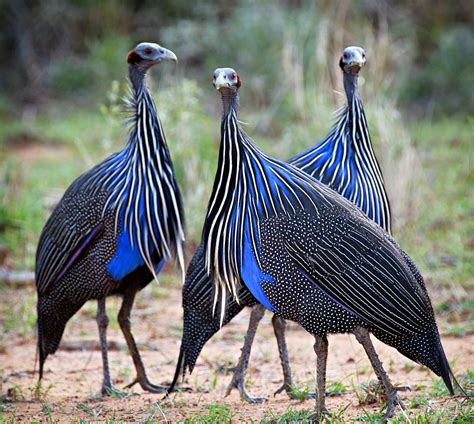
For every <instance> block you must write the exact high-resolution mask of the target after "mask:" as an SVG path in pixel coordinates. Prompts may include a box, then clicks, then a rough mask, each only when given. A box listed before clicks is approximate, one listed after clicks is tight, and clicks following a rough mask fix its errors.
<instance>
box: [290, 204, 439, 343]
mask: <svg viewBox="0 0 474 424" xmlns="http://www.w3.org/2000/svg"><path fill="white" fill-rule="evenodd" d="M328 215H329V216H326V217H325V218H324V219H325V223H324V224H325V225H324V228H325V231H323V232H319V233H318V234H315V233H311V232H309V234H308V238H309V239H311V238H313V240H309V242H308V240H305V241H302V240H301V239H298V238H294V237H291V238H290V237H289V238H287V239H286V240H285V246H286V250H287V252H288V254H289V255H290V257H291V258H292V259H293V261H294V263H295V264H296V266H297V269H298V271H299V272H300V273H301V274H302V275H303V276H304V278H306V279H307V280H309V281H310V282H311V283H313V284H314V285H315V286H317V287H318V288H319V289H320V290H322V291H323V292H324V293H325V294H326V295H327V296H328V297H329V298H331V299H332V300H333V301H334V302H336V303H337V304H339V305H340V306H342V307H343V308H344V309H346V310H347V311H348V312H350V313H351V314H353V315H354V316H356V317H358V318H359V319H361V320H362V321H364V322H366V323H367V324H369V325H371V326H373V327H374V328H378V329H380V330H382V331H385V332H388V333H391V334H393V335H400V334H407V332H408V333H415V332H418V331H419V330H420V329H421V328H423V326H424V323H426V319H429V316H430V312H431V306H430V302H429V299H428V297H427V294H426V290H425V288H424V285H423V284H420V283H419V281H417V280H418V277H419V274H417V273H415V272H414V270H413V269H412V266H413V264H412V263H411V262H410V263H409V262H408V261H407V259H406V258H407V255H406V254H405V253H404V252H403V251H402V250H401V248H400V247H399V246H398V245H397V244H396V242H394V241H393V239H391V237H390V236H389V235H388V234H387V233H385V232H384V231H382V230H381V229H380V228H379V227H378V226H377V225H376V224H374V223H372V222H371V221H369V220H368V219H357V217H355V219H354V216H353V215H351V217H350V218H349V216H348V214H347V213H346V214H344V211H343V210H338V211H336V212H335V213H330V214H328ZM336 220H337V222H336Z"/></svg>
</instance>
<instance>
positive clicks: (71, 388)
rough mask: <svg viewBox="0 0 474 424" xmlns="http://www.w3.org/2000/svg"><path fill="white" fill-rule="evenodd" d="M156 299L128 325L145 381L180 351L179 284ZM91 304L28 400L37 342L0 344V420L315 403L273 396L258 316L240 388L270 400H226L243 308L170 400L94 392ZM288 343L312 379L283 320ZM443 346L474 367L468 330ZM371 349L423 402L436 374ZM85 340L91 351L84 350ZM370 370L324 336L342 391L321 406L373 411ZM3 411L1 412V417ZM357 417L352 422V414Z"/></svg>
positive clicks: (120, 359)
mask: <svg viewBox="0 0 474 424" xmlns="http://www.w3.org/2000/svg"><path fill="white" fill-rule="evenodd" d="M165 292H166V293H165V294H164V295H163V297H162V298H158V299H157V298H156V297H152V296H151V292H150V289H149V288H147V289H146V290H144V292H142V293H140V295H139V296H138V299H137V305H136V308H135V310H134V315H133V329H134V334H135V336H136V338H137V341H138V342H139V343H140V348H141V352H142V356H143V360H144V363H145V365H146V367H147V370H148V374H149V378H150V380H151V381H152V382H154V383H156V384H158V383H161V384H163V383H169V382H170V381H171V379H172V376H173V373H174V367H175V363H176V362H175V361H176V359H177V353H178V350H179V341H180V333H181V318H182V311H181V307H180V304H181V302H180V293H179V287H176V288H171V289H170V288H167V289H165ZM117 305H118V303H117V300H111V301H109V302H108V307H109V311H110V312H112V313H113V314H115V312H114V309H115V310H116V308H117ZM94 313H95V305H94V304H90V305H86V307H85V308H84V310H83V311H82V312H81V313H80V314H78V315H77V316H76V317H74V318H73V320H71V322H70V323H69V324H68V327H67V329H66V333H65V336H64V337H63V341H62V346H63V347H61V348H60V349H59V351H58V352H57V353H56V355H54V356H51V357H50V358H48V360H47V362H46V369H45V381H44V386H43V387H48V386H51V387H50V389H49V391H48V393H47V394H46V395H45V396H43V399H42V400H34V393H33V388H34V385H35V383H36V379H37V376H36V375H33V369H34V366H35V363H34V362H35V353H36V347H35V340H34V339H31V340H24V339H15V338H7V339H4V341H5V344H4V345H3V346H2V349H0V352H1V353H0V373H1V376H2V379H1V381H0V394H6V393H7V392H10V394H12V395H13V394H16V396H17V401H16V402H12V403H6V404H4V405H5V406H4V408H5V409H4V411H3V413H4V418H7V417H15V418H14V420H15V421H23V422H26V421H30V420H33V419H34V420H39V421H47V420H49V418H48V416H49V414H51V417H52V419H53V421H54V422H59V421H63V422H69V421H70V420H71V419H73V418H75V419H76V421H77V420H78V419H79V418H82V419H85V420H90V421H100V420H105V419H106V418H109V419H110V418H113V417H115V419H116V420H118V419H121V420H122V421H124V422H140V421H144V420H146V419H147V418H152V419H153V420H157V421H163V422H165V421H166V420H167V421H169V422H176V421H179V420H183V419H184V418H192V417H196V416H198V415H203V416H207V415H208V414H209V411H208V410H207V409H206V406H208V405H211V404H213V403H216V402H217V403H220V404H227V405H228V406H229V407H230V408H231V409H232V411H233V412H234V413H235V415H234V421H235V422H245V421H246V422H249V421H250V419H254V420H260V419H262V418H271V417H272V416H281V415H282V414H283V413H285V412H286V411H287V409H288V407H290V406H291V407H292V408H293V409H311V408H312V407H313V406H314V401H312V400H308V401H303V402H301V401H297V400H289V398H288V397H287V396H286V394H284V393H282V394H280V395H277V396H276V397H274V396H273V392H274V391H275V390H277V389H278V388H279V387H280V385H281V383H282V374H281V369H280V365H279V359H278V351H277V347H276V342H275V339H274V336H273V330H272V327H271V322H270V314H267V316H266V317H265V318H264V320H263V321H262V324H261V326H260V328H259V331H258V333H257V337H256V341H255V344H254V348H253V352H252V357H251V361H250V368H249V372H248V375H247V380H248V389H249V391H250V392H251V393H252V394H254V395H259V396H267V397H268V401H267V402H265V403H263V404H259V405H249V404H247V403H244V402H242V401H241V400H240V398H239V394H238V392H237V391H235V390H234V391H233V392H232V394H231V395H230V396H228V397H224V394H225V389H226V386H227V384H228V383H229V381H230V375H229V374H227V373H226V372H225V371H222V369H225V367H228V366H231V365H232V364H235V363H236V361H237V359H238V355H239V353H240V350H239V349H240V348H241V344H242V340H243V335H244V333H245V330H246V326H247V323H248V321H247V319H248V315H249V311H248V310H246V311H244V312H242V313H241V314H240V315H239V316H238V317H237V318H236V319H235V320H234V321H233V322H232V323H231V324H229V325H227V326H226V327H225V328H224V329H223V330H222V331H221V332H220V333H219V334H217V335H216V336H215V337H214V338H213V339H211V341H210V342H209V343H208V345H207V346H206V347H205V348H204V350H203V352H202V355H201V357H200V358H199V360H198V363H197V365H196V368H195V371H194V373H193V374H192V375H191V376H188V377H187V378H186V380H185V382H184V383H183V384H184V385H186V386H188V387H190V388H191V389H192V391H191V392H182V393H177V394H173V395H172V396H171V399H170V400H168V401H165V402H162V403H157V402H158V401H159V400H160V399H161V398H162V395H154V394H148V393H144V392H142V390H141V389H140V388H139V387H138V386H135V387H134V388H133V390H134V392H135V393H136V394H137V396H131V397H128V398H126V399H117V398H113V399H112V398H106V399H94V394H96V393H97V392H98V390H99V387H100V383H101V378H102V365H101V355H100V351H99V350H98V349H96V348H94V346H97V347H98V344H97V339H98V337H97V330H96V326H95V321H94ZM287 338H288V345H289V351H290V357H291V363H292V368H293V373H294V378H295V380H296V381H297V382H300V383H302V382H303V383H304V382H306V383H307V384H308V385H309V387H311V388H313V387H314V384H315V366H314V365H315V355H314V352H313V349H312V343H313V341H312V338H311V336H310V335H309V334H308V333H306V332H305V331H304V330H302V329H301V328H300V327H298V326H296V325H294V324H290V325H289V326H288V332H287ZM109 341H110V342H111V343H112V344H113V345H114V346H115V349H114V350H111V351H110V362H111V373H112V378H113V382H114V384H115V385H116V386H117V387H119V388H122V387H123V386H124V385H125V384H126V383H127V382H129V381H131V380H132V378H133V377H134V370H133V364H132V362H131V359H130V357H129V355H128V352H127V349H126V347H125V344H124V340H123V337H122V335H121V332H120V330H119V329H118V327H117V326H116V325H112V328H109ZM443 343H444V346H445V350H446V353H447V355H448V357H449V359H450V361H451V363H452V364H454V370H455V372H456V373H462V372H465V370H466V369H473V368H474V336H468V337H464V338H454V337H443ZM375 344H376V349H377V351H378V352H379V354H380V356H381V357H382V358H383V361H384V364H385V365H386V369H387V371H388V372H389V374H390V376H391V378H392V381H393V382H394V383H396V384H400V385H406V384H409V385H410V386H411V387H412V388H413V389H414V390H413V391H412V392H411V393H408V394H405V393H404V394H402V397H403V398H404V399H410V398H412V397H413V396H417V397H420V396H421V397H424V398H425V399H430V388H431V387H432V385H433V383H434V381H435V380H434V374H432V373H430V372H429V371H428V370H426V369H424V368H421V367H419V366H418V365H416V364H413V363H412V362H411V361H409V360H408V359H406V358H404V357H403V356H401V355H400V354H399V353H398V352H396V351H395V350H394V349H392V348H389V347H387V346H385V345H383V344H381V343H379V342H377V341H375ZM71 345H72V346H74V345H79V346H81V345H83V346H89V348H88V349H84V350H78V349H73V350H70V349H65V348H66V347H68V346H69V347H70V346H71ZM90 346H92V349H91V348H90ZM374 378H375V376H374V374H373V372H372V370H371V368H370V365H369V362H368V360H367V359H366V357H365V354H364V353H363V350H362V348H361V346H359V344H358V343H357V342H356V341H355V339H354V337H353V336H349V335H336V336H332V337H331V338H330V352H329V362H328V381H329V382H330V383H331V382H335V381H341V382H343V383H344V384H345V385H346V386H347V392H346V393H344V394H342V395H340V396H335V397H330V398H328V401H327V406H328V408H329V409H330V410H332V411H337V410H339V409H340V408H345V407H347V409H346V411H345V412H344V414H343V417H344V419H345V420H349V419H354V418H357V417H361V416H362V415H363V414H364V410H365V411H367V412H372V411H375V410H378V408H379V405H378V404H377V403H375V404H372V405H364V406H360V405H359V402H358V399H357V396H356V389H357V387H358V384H360V383H363V382H368V381H369V380H372V379H374ZM454 402H456V400H453V399H449V398H443V397H436V398H433V399H430V404H431V406H433V407H434V408H437V407H441V406H443V405H445V404H446V403H448V404H449V403H454ZM0 415H1V414H0ZM356 421H357V420H356Z"/></svg>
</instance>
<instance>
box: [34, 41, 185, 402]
mask: <svg viewBox="0 0 474 424" xmlns="http://www.w3.org/2000/svg"><path fill="white" fill-rule="evenodd" d="M127 60H128V66H129V79H130V84H131V99H130V106H131V108H132V113H133V116H132V127H131V130H130V135H129V138H128V143H127V145H126V147H125V148H124V149H123V150H121V151H119V152H117V153H114V154H112V155H111V156H109V157H108V158H107V159H105V160H104V161H103V162H101V163H100V164H98V165H96V166H95V167H94V168H92V169H91V170H89V171H87V172H86V173H84V174H83V175H81V176H80V177H79V178H78V179H76V180H75V181H74V182H73V183H72V184H71V186H70V187H69V188H68V189H67V191H66V192H65V194H64V196H63V198H62V199H61V201H60V202H59V204H58V206H57V207H56V209H55V210H54V211H53V213H52V215H51V217H50V218H49V220H48V222H47V223H46V225H45V227H44V229H43V232H42V234H41V238H40V240H39V245H38V250H37V254H36V287H37V291H38V305H37V308H38V350H39V358H40V379H41V378H42V377H43V370H44V362H45V360H46V358H47V356H48V355H49V354H52V353H54V352H56V350H57V348H58V346H59V343H60V341H61V337H62V334H63V331H64V328H65V325H66V323H67V321H68V320H69V319H70V318H71V317H72V316H73V315H74V314H75V313H76V312H77V311H78V310H79V309H80V308H81V307H82V305H83V304H84V303H85V302H86V301H88V300H91V299H97V300H98V309H97V324H98V327H99V335H100V344H101V350H102V360H103V377H104V380H103V385H102V393H103V394H107V393H109V392H110V391H111V390H113V387H112V384H111V380H110V374H109V366H108V357H107V337H106V331H107V325H108V319H107V315H106V311H105V298H106V297H107V296H110V295H119V296H122V297H123V302H122V306H121V308H120V312H119V314H118V321H119V324H120V327H121V329H122V332H123V334H124V336H125V340H126V342H127V346H128V348H129V351H130V354H131V356H132V358H133V362H134V365H135V368H136V372H137V376H136V379H135V381H134V382H133V383H131V384H130V385H129V386H128V387H130V386H132V385H133V384H135V383H137V382H138V383H139V384H140V385H141V387H142V389H144V390H147V391H150V392H162V391H163V389H164V388H163V387H162V386H157V385H154V384H152V383H150V382H149V380H148V378H147V376H146V373H145V368H144V366H143V363H142V360H141V357H140V354H139V352H138V349H137V346H136V344H135V340H134V338H133V335H132V332H131V327H130V312H131V309H132V306H133V302H134V299H135V295H136V293H137V291H139V290H141V289H143V288H144V287H145V286H146V285H147V284H148V283H150V282H151V281H152V280H153V277H156V275H157V274H158V273H159V272H160V270H161V269H162V267H163V265H164V263H165V261H166V260H168V259H171V258H174V259H175V260H177V261H178V262H179V263H180V265H181V268H182V269H183V253H182V252H183V248H182V243H183V240H184V232H183V212H182V206H181V196H180V193H179V189H178V185H177V183H176V181H175V178H174V175H173V166H172V163H171V158H170V155H169V152H168V147H167V145H166V140H165V135H164V132H163V128H162V126H161V123H160V120H159V118H158V115H157V111H156V107H155V104H154V101H153V98H152V95H151V93H150V91H149V90H148V88H147V86H146V83H145V75H146V73H147V71H148V70H149V69H150V68H151V67H152V66H153V65H156V64H157V63H160V62H162V61H173V62H177V58H176V55H175V54H174V53H173V52H172V51H170V50H167V49H165V48H163V47H161V46H159V45H158V44H154V43H140V44H138V45H137V46H136V47H135V49H133V50H132V51H130V53H129V54H128V59H127Z"/></svg>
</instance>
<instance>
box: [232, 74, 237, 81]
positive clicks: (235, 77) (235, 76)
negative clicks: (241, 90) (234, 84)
mask: <svg viewBox="0 0 474 424" xmlns="http://www.w3.org/2000/svg"><path fill="white" fill-rule="evenodd" d="M232 79H233V80H235V79H237V74H236V73H235V72H234V73H233V74H232Z"/></svg>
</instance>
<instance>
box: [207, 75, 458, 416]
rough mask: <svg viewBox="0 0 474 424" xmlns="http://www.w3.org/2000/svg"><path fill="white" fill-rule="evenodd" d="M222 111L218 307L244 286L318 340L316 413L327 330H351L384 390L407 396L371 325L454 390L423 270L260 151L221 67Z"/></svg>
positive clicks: (323, 191) (321, 190)
mask: <svg viewBox="0 0 474 424" xmlns="http://www.w3.org/2000/svg"><path fill="white" fill-rule="evenodd" d="M214 85H215V87H216V88H217V89H218V90H219V91H220V92H221V95H222V101H223V106H224V112H223V116H222V122H221V143H220V152H219V160H218V166H217V172H216V179H215V181H214V186H213V190H212V194H211V197H210V201H209V206H208V212H207V216H206V220H205V223H204V228H203V234H202V241H203V247H204V258H205V265H206V269H207V271H208V272H209V273H210V275H211V276H212V277H213V278H214V282H215V288H214V293H213V294H211V295H212V297H213V301H214V306H215V312H216V313H219V314H220V320H221V323H222V321H223V320H224V318H225V308H226V305H225V303H226V298H227V295H228V293H232V295H233V296H234V297H235V298H237V296H238V293H239V288H240V287H241V286H242V285H245V286H246V287H247V289H248V290H249V291H250V292H251V293H252V294H253V296H254V297H255V298H256V299H257V300H258V301H259V302H260V303H261V304H262V305H264V306H265V307H266V308H267V309H269V310H270V311H272V312H274V313H277V314H278V315H279V316H281V317H282V318H284V319H290V320H292V321H295V322H297V323H299V324H300V325H302V326H303V328H305V329H306V330H307V331H308V332H309V333H310V334H312V335H313V336H314V338H315V345H314V350H315V353H316V355H317V389H318V398H317V402H316V415H317V416H320V414H321V413H323V412H325V411H326V406H325V386H326V361H327V354H328V341H327V335H328V334H330V333H344V332H352V333H354V334H355V335H356V338H357V340H358V341H359V342H360V343H361V344H362V346H363V347H364V349H365V351H366V353H367V355H368V357H369V359H370V361H371V363H372V366H373V368H374V371H375V373H376V375H377V377H378V378H379V380H380V382H381V384H382V386H383V387H384V390H385V395H386V397H387V403H388V407H387V411H386V416H390V415H391V414H392V413H393V411H394V408H395V406H396V405H397V404H399V403H401V401H400V399H399V397H398V394H397V390H396V388H395V387H394V386H393V385H392V383H391V382H390V379H389V377H388V375H387V374H386V372H385V371H384V369H383V366H382V363H381V361H380V359H379V358H378V356H377V354H376V352H375V350H374V348H373V345H372V342H371V340H370V336H369V333H372V334H374V335H375V336H376V337H377V338H378V339H380V340H381V341H383V342H384V343H386V344H388V345H390V346H393V347H395V348H396V349H397V350H398V351H399V352H401V353H402V354H403V355H405V356H406V357H408V358H410V359H412V360H414V361H417V362H419V363H421V364H424V365H426V366H427V367H429V368H430V369H431V370H432V371H433V372H434V373H435V374H437V375H439V376H441V377H442V378H443V380H444V382H445V384H446V386H447V388H448V390H449V391H450V393H451V394H452V393H453V386H452V382H451V376H452V371H451V369H450V367H449V364H448V361H447V359H446V355H445V353H444V350H443V347H442V345H441V340H440V336H439V332H438V328H437V325H436V321H435V317H434V313H433V308H432V306H431V302H430V299H429V297H428V293H427V291H426V287H425V284H424V281H423V278H422V276H421V275H420V273H419V271H418V270H417V268H416V266H415V264H414V263H413V262H412V260H411V259H410V257H409V256H408V255H407V254H406V253H405V252H404V251H403V250H402V249H401V248H400V246H399V245H398V244H397V243H396V242H395V240H394V239H393V238H392V237H391V236H390V234H388V233H387V232H386V231H385V230H383V229H382V228H381V227H380V226H378V225H377V224H375V223H374V222H373V221H372V220H370V219H369V218H367V216H365V215H364V214H363V213H362V212H361V211H360V209H358V208H357V207H356V206H354V205H353V204H352V203H351V202H350V201H348V200H347V199H345V198H344V197H343V196H341V195H339V194H338V193H336V192H335V191H333V190H332V189H330V188H328V187H327V186H325V185H324V184H322V183H320V182H319V181H317V180H316V179H314V178H312V177H310V176H308V175H307V174H305V173H304V172H302V171H301V170H299V169H298V168H296V167H294V166H292V165H289V164H287V163H285V162H281V161H279V160H276V159H273V158H271V157H270V156H268V155H266V154H265V153H263V152H262V151H261V150H260V149H259V148H258V147H257V146H256V145H255V144H254V142H253V141H252V140H251V139H250V138H249V137H248V136H247V135H246V134H245V133H244V132H243V131H242V129H241V128H240V127H239V123H238V120H237V111H238V106H239V97H238V89H239V87H240V85H241V81H240V78H239V77H238V75H237V74H236V72H235V71H234V70H233V69H231V68H219V69H216V71H215V72H214Z"/></svg>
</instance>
